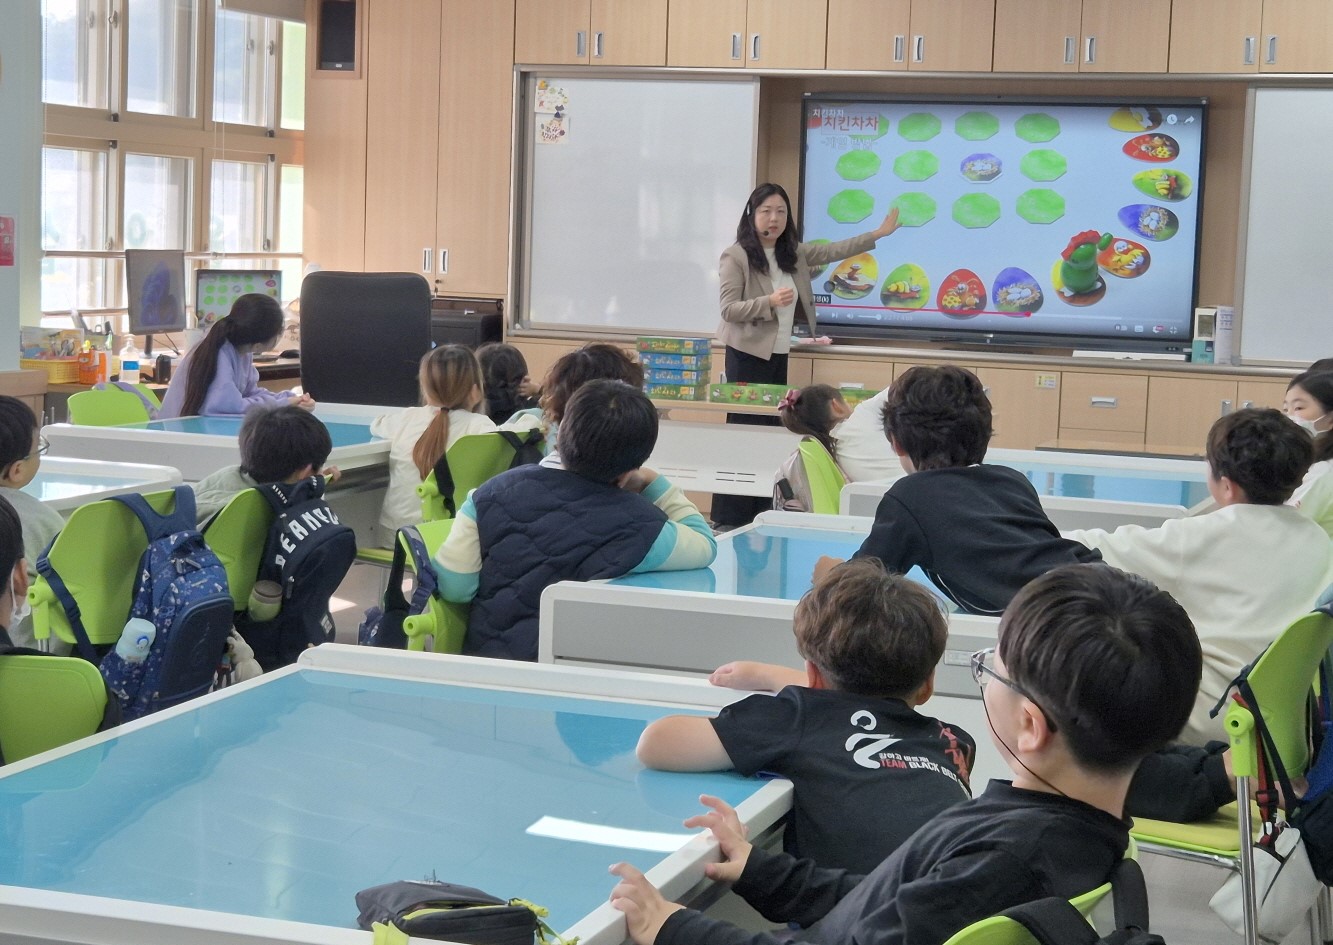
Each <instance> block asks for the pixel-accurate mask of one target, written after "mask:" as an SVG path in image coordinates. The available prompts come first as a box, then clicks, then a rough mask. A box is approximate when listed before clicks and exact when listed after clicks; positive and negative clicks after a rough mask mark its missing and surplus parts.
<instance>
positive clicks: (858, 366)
mask: <svg viewBox="0 0 1333 945" xmlns="http://www.w3.org/2000/svg"><path fill="white" fill-rule="evenodd" d="M893 368H894V365H893V362H891V361H871V360H865V361H852V360H847V359H842V358H816V359H815V360H814V369H813V370H812V371H811V375H810V383H811V384H831V385H832V386H834V387H852V386H855V385H857V384H860V385H862V386H863V387H865V388H866V389H867V390H874V391H881V390H883V389H884V388H886V387H888V386H889V385H890V384H892V383H893V378H894V370H893ZM789 376H790V372H789Z"/></svg>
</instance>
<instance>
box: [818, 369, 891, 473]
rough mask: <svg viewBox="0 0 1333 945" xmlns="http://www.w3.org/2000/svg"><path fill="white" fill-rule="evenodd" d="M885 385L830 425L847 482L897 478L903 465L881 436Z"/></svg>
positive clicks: (887, 440) (886, 398) (839, 463)
mask: <svg viewBox="0 0 1333 945" xmlns="http://www.w3.org/2000/svg"><path fill="white" fill-rule="evenodd" d="M888 398H889V388H887V387H886V388H884V389H883V390H882V391H880V392H879V393H878V394H876V395H875V396H874V397H871V398H870V399H869V400H863V401H861V402H860V403H859V404H857V405H856V406H855V407H853V408H852V415H851V416H850V417H848V418H847V419H846V420H844V421H842V423H839V424H838V425H837V426H835V427H834V428H833V431H832V432H833V438H834V439H835V440H837V441H838V465H839V466H840V467H842V471H843V472H844V473H846V475H847V479H848V480H849V481H850V482H866V481H870V480H879V479H897V478H898V477H899V476H901V475H903V464H902V463H901V462H899V461H898V456H897V454H895V453H894V452H893V447H892V446H890V445H889V438H888V437H887V436H885V435H884V421H883V420H882V419H881V415H882V414H883V413H884V402H885V401H886V400H888Z"/></svg>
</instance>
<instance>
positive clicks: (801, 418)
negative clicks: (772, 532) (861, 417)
mask: <svg viewBox="0 0 1333 945" xmlns="http://www.w3.org/2000/svg"><path fill="white" fill-rule="evenodd" d="M851 412H852V408H851V407H849V406H847V401H845V400H843V399H842V392H841V391H839V390H838V389H837V388H836V387H830V386H829V385H828V384H812V385H810V386H809V387H802V388H801V389H800V390H789V391H787V393H785V394H783V395H782V400H781V401H779V402H778V420H779V421H781V423H782V425H783V426H784V427H786V428H787V429H788V430H790V431H791V432H792V433H795V434H796V435H798V436H799V437H801V442H802V443H804V442H805V441H806V440H814V441H816V442H817V443H819V445H820V446H822V447H824V449H825V450H827V451H828V454H829V456H831V457H832V458H833V462H834V463H835V464H837V462H838V440H837V438H836V437H835V436H834V428H835V427H837V426H838V425H839V424H840V423H841V422H842V421H843V420H845V419H847V417H848V416H850V415H851ZM773 508H775V509H781V510H785V511H788V512H813V511H814V510H815V500H814V495H813V494H812V491H811V488H810V476H809V474H808V473H807V472H806V469H805V457H804V455H803V454H802V453H801V450H800V448H799V447H798V448H797V449H795V450H792V453H791V455H790V456H788V457H787V458H786V459H785V460H783V462H782V465H781V466H779V467H778V471H777V475H775V476H774V477H773Z"/></svg>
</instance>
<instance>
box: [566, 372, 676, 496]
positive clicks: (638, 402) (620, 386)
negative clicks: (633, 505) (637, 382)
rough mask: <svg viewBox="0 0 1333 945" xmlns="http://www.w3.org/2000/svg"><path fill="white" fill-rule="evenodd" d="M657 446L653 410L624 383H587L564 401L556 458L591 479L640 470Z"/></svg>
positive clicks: (638, 392)
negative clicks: (558, 453) (565, 402)
mask: <svg viewBox="0 0 1333 945" xmlns="http://www.w3.org/2000/svg"><path fill="white" fill-rule="evenodd" d="M656 445H657V408H656V407H654V406H653V402H652V401H651V400H649V399H648V395H647V394H645V393H644V392H643V391H641V390H639V389H638V388H637V387H631V386H630V385H629V384H626V383H625V382H624V381H608V380H596V381H588V383H586V384H584V385H583V386H582V387H580V388H579V389H578V390H576V391H575V392H574V396H573V397H571V398H569V403H568V404H566V405H565V414H564V419H563V420H562V421H561V423H560V462H561V463H562V464H563V465H564V467H565V468H566V469H568V470H569V471H570V472H573V473H578V474H579V475H580V476H583V477H584V478H586V479H592V480H594V481H595V482H611V481H613V480H614V479H616V478H617V477H618V476H620V475H622V474H624V473H627V472H629V471H630V470H631V469H638V468H639V467H640V466H642V465H643V464H644V463H645V462H647V460H648V457H649V456H651V455H652V452H653V447H654V446H656Z"/></svg>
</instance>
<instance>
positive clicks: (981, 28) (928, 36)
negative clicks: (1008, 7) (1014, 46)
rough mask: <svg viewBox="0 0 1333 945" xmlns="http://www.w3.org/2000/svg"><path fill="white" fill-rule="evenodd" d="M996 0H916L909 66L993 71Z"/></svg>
mask: <svg viewBox="0 0 1333 945" xmlns="http://www.w3.org/2000/svg"><path fill="white" fill-rule="evenodd" d="M994 38H995V0H913V2H912V33H911V38H910V41H909V43H908V50H907V68H908V69H919V70H923V71H929V72H989V71H990V70H991V49H992V46H993V45H994Z"/></svg>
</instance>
